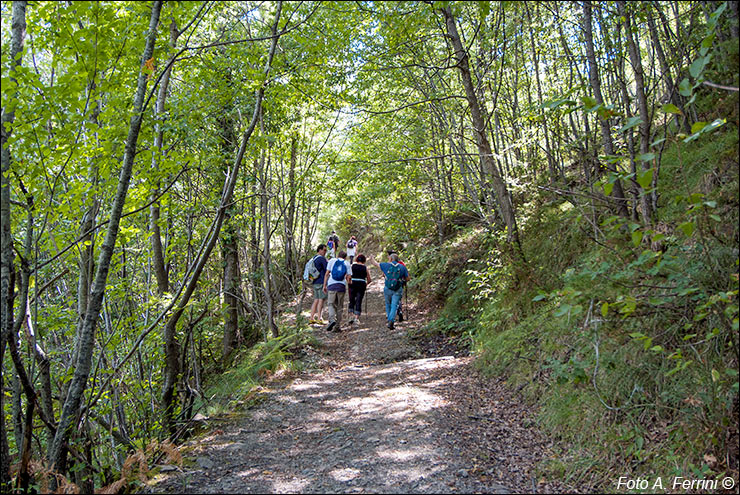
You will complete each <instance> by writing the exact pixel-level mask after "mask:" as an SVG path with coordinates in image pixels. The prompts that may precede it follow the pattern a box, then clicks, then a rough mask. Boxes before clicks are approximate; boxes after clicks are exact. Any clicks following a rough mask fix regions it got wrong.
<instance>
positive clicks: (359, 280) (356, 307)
mask: <svg viewBox="0 0 740 495" xmlns="http://www.w3.org/2000/svg"><path fill="white" fill-rule="evenodd" d="M365 260H366V258H365V255H364V254H360V255H358V256H357V259H356V260H355V262H354V263H353V264H352V270H351V275H352V283H351V284H350V286H349V314H350V317H349V318H350V319H349V324H350V325H352V324H354V323H357V324H358V325H359V324H360V315H361V314H362V298H363V297H365V290H366V289H367V286H368V285H370V282H372V280H371V279H370V272H369V271H368V269H367V266H365Z"/></svg>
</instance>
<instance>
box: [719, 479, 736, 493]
mask: <svg viewBox="0 0 740 495" xmlns="http://www.w3.org/2000/svg"><path fill="white" fill-rule="evenodd" d="M734 487H735V480H734V479H732V478H731V477H730V476H728V477H726V478H723V479H722V488H724V489H725V490H732V489H733V488H734Z"/></svg>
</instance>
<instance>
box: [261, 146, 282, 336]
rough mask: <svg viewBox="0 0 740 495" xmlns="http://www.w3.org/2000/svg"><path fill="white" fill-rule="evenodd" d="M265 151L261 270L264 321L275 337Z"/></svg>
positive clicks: (267, 167)
mask: <svg viewBox="0 0 740 495" xmlns="http://www.w3.org/2000/svg"><path fill="white" fill-rule="evenodd" d="M267 153H268V154H267V163H266V164H265V162H264V159H263V160H262V167H260V169H261V174H260V175H261V177H260V184H261V190H260V210H261V211H262V235H263V236H264V244H263V249H262V263H263V264H262V270H263V279H264V290H265V323H266V326H267V329H268V330H269V331H270V332H271V333H272V336H273V337H277V336H278V331H277V325H275V321H274V316H275V315H274V311H275V310H274V307H273V306H274V303H273V299H272V273H271V269H270V264H271V262H272V256H271V254H270V197H269V195H268V189H267V178H268V177H269V169H270V159H271V155H270V152H269V151H268V152H267Z"/></svg>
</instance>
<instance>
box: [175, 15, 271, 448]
mask: <svg viewBox="0 0 740 495" xmlns="http://www.w3.org/2000/svg"><path fill="white" fill-rule="evenodd" d="M282 5H283V3H282V2H278V5H277V12H276V14H275V24H273V27H272V44H271V46H270V51H269V54H268V57H267V62H266V64H265V69H264V82H263V84H261V85H260V87H259V88H258V89H257V91H256V97H255V103H254V113H253V114H252V121H251V122H250V124H249V127H248V128H247V130H246V131H245V132H244V135H243V136H242V141H241V145H240V147H239V151H238V152H237V155H236V158H235V160H234V166H233V168H232V171H231V174H229V176H228V177H227V178H226V183H225V184H224V189H223V193H222V194H221V204H220V206H219V208H218V213H217V214H216V219H215V221H214V227H213V229H212V231H211V234H210V237H209V238H208V240H207V242H206V244H205V246H204V250H203V253H202V255H201V256H200V258H199V259H198V260H196V262H195V263H196V265H195V268H194V270H193V274H192V276H191V277H190V280H189V281H188V284H187V287H186V288H185V291H184V293H183V295H182V298H181V300H180V301H179V303H178V305H177V307H176V309H175V311H174V312H173V314H172V316H171V317H170V318H169V319H168V320H167V323H166V324H165V329H164V334H165V342H170V343H171V346H170V347H167V348H166V349H165V370H164V385H163V387H162V389H163V392H162V407H163V409H164V424H165V428H166V429H167V430H168V431H170V433H171V434H174V432H175V429H174V422H173V419H174V418H173V414H174V405H175V404H174V399H175V385H176V384H177V375H178V373H179V360H178V357H179V355H180V353H179V352H178V347H177V345H176V341H175V336H176V329H177V322H178V320H179V319H180V317H181V316H182V314H183V313H184V311H185V307H186V306H187V303H188V302H189V301H190V297H191V296H192V295H193V292H195V287H196V286H197V284H198V279H199V278H200V274H201V273H202V271H203V268H204V267H205V265H206V262H207V261H208V257H209V256H210V254H211V251H213V248H214V246H215V245H216V241H217V240H218V237H219V234H220V232H221V226H222V224H223V221H224V217H225V215H226V209H227V208H228V207H229V206H230V204H231V196H232V194H233V192H234V187H235V186H236V179H237V177H238V175H239V167H240V166H241V163H242V160H243V159H244V154H245V153H246V151H247V143H248V142H249V138H250V137H251V136H252V133H253V132H254V129H255V127H256V125H257V120H258V117H259V115H260V113H261V112H260V110H261V107H262V98H263V96H264V94H265V86H266V84H267V80H268V76H269V74H270V67H271V65H272V59H273V57H274V56H275V50H276V47H277V41H278V38H279V37H280V36H279V35H278V34H277V27H278V22H279V21H280V12H281V10H282Z"/></svg>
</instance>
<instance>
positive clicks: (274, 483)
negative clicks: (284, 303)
mask: <svg viewBox="0 0 740 495" xmlns="http://www.w3.org/2000/svg"><path fill="white" fill-rule="evenodd" d="M376 272H377V270H376ZM374 275H377V273H374ZM367 297H368V298H369V299H368V314H367V315H363V317H362V324H361V325H359V326H355V327H354V328H349V327H348V326H347V325H346V324H345V325H344V331H343V332H341V333H328V332H326V331H324V330H323V329H322V328H318V327H317V328H316V334H317V337H318V339H319V340H320V341H321V343H322V345H321V347H320V348H319V349H315V350H311V349H309V351H308V354H307V355H306V356H304V360H305V361H307V362H308V363H310V365H311V367H312V368H313V369H312V370H310V371H307V372H305V373H303V374H302V375H301V376H299V377H298V378H294V379H293V380H291V381H288V382H286V381H282V382H279V381H276V382H274V383H272V384H270V387H271V388H269V389H267V391H266V392H265V394H264V396H263V397H264V400H261V401H259V403H258V404H256V405H254V406H252V407H251V408H250V409H248V410H247V411H245V414H244V415H243V417H241V418H240V419H238V420H235V421H232V422H228V423H227V424H223V423H218V424H217V425H215V426H212V427H211V429H210V431H209V432H208V433H207V434H205V435H203V436H201V437H199V438H197V439H194V440H190V441H189V442H187V443H186V444H185V445H184V446H183V449H182V451H183V453H184V455H185V457H186V459H190V462H186V463H185V466H188V465H190V467H183V468H182V469H180V468H176V469H174V468H173V467H171V466H168V467H166V468H165V469H170V470H169V471H167V472H163V473H162V474H160V475H159V476H158V477H157V478H155V479H154V480H153V481H152V483H151V484H150V487H149V488H150V489H151V490H152V491H153V492H155V493H295V492H301V493H474V492H483V493H511V492H528V493H531V492H533V491H539V492H546V493H551V492H555V491H566V488H565V487H563V486H561V485H560V484H557V483H550V482H548V481H546V480H543V479H537V478H536V473H535V470H534V465H535V463H536V462H538V461H539V460H541V459H543V458H545V457H546V456H548V455H549V454H548V450H547V448H548V444H547V442H546V440H545V439H544V438H543V437H542V436H541V435H540V434H539V433H538V432H537V431H536V430H535V428H534V426H533V425H534V422H533V420H532V417H531V414H529V411H528V409H527V407H525V406H523V405H522V404H520V403H519V402H518V401H516V400H515V399H513V398H512V397H511V396H510V395H509V393H508V392H507V391H506V389H505V388H504V387H503V385H502V384H500V383H497V382H495V381H491V380H484V379H482V378H481V377H480V376H479V375H478V374H477V373H476V372H475V371H474V370H473V368H472V366H471V359H472V358H470V357H455V356H440V357H431V358H429V357H424V356H422V355H421V351H420V350H419V348H418V346H415V345H413V344H412V343H411V342H410V341H408V339H407V338H406V333H407V332H408V331H409V330H410V329H412V328H415V327H418V326H421V325H423V324H424V323H425V322H426V321H427V320H428V319H429V318H430V315H425V314H422V313H420V312H419V311H415V308H413V307H411V308H409V309H410V310H411V311H408V313H410V316H411V321H408V322H404V323H401V324H397V325H396V329H395V330H393V331H391V330H388V329H387V328H386V327H385V310H384V303H383V299H382V281H381V280H376V281H374V282H373V284H371V286H370V288H369V290H368V295H367ZM345 321H346V320H345ZM193 461H194V462H193Z"/></svg>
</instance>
